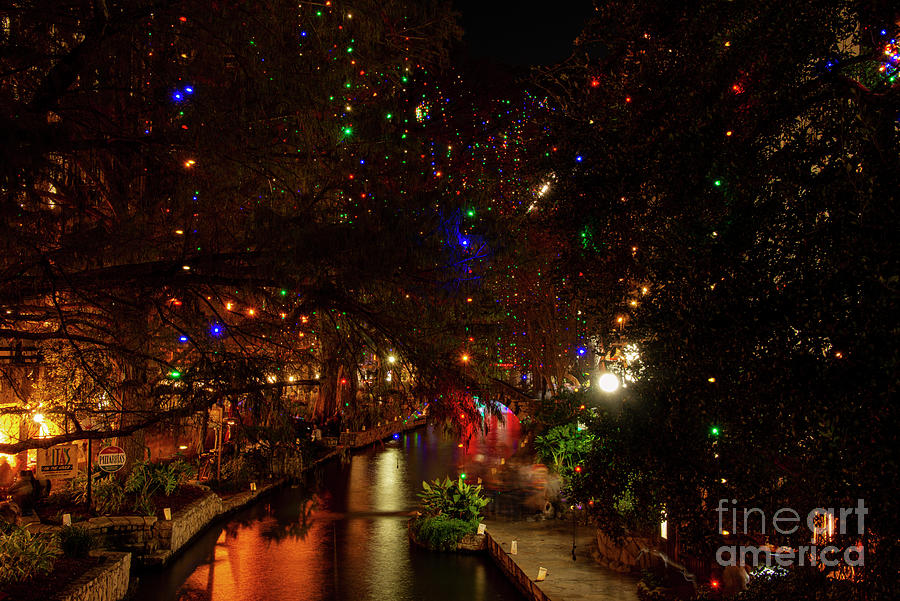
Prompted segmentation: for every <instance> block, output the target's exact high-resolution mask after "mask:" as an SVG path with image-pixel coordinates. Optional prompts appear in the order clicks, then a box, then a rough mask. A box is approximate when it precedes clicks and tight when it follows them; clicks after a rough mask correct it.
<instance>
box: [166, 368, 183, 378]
mask: <svg viewBox="0 0 900 601" xmlns="http://www.w3.org/2000/svg"><path fill="white" fill-rule="evenodd" d="M169 377H170V378H172V379H173V380H177V379H178V378H180V377H181V372H180V371H178V370H177V369H173V370H172V371H170V372H169Z"/></svg>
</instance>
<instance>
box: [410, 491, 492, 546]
mask: <svg viewBox="0 0 900 601" xmlns="http://www.w3.org/2000/svg"><path fill="white" fill-rule="evenodd" d="M418 496H419V498H420V499H421V501H422V505H421V513H420V515H419V516H418V517H416V518H414V519H413V520H411V521H410V526H409V529H410V536H411V537H412V538H413V540H414V541H416V542H418V543H420V544H422V545H423V546H425V547H428V548H429V549H432V550H441V551H452V550H455V549H456V547H457V545H458V544H459V543H460V541H462V539H463V537H464V536H465V535H467V534H474V533H475V532H476V531H477V529H478V524H479V522H480V521H481V512H482V510H483V509H484V507H485V506H486V505H487V504H488V500H487V499H485V498H484V496H483V495H482V490H481V485H480V484H477V485H474V486H473V485H469V484H467V483H466V482H465V480H464V478H463V477H459V478H458V479H457V480H455V481H453V480H450V478H449V477H447V478H444V480H443V481H442V480H440V479H438V480H435V481H434V482H432V483H431V484H429V483H428V482H422V492H420V493H419V494H418Z"/></svg>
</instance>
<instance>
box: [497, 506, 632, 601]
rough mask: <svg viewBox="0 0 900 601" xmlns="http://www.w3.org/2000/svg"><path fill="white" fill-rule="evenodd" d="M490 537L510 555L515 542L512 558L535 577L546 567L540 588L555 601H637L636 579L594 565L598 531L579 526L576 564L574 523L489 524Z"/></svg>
mask: <svg viewBox="0 0 900 601" xmlns="http://www.w3.org/2000/svg"><path fill="white" fill-rule="evenodd" d="M485 523H486V524H487V532H488V533H489V534H490V535H491V537H492V538H493V539H494V540H495V541H496V542H497V543H499V544H500V546H501V548H502V549H503V550H504V551H506V552H507V553H509V551H510V543H511V542H512V541H513V540H515V541H516V544H517V547H518V553H517V554H516V555H510V556H509V557H510V558H511V559H512V560H513V561H515V563H516V564H517V565H518V566H519V567H520V568H521V569H522V571H524V572H525V574H527V575H528V577H530V578H531V580H534V579H535V578H537V575H538V569H539V568H541V567H544V568H547V576H546V579H545V580H544V581H542V582H537V583H536V584H537V586H538V587H539V588H540V589H541V591H543V593H544V594H545V595H546V596H547V597H548V598H549V599H551V600H552V601H581V600H587V599H594V600H597V601H636V599H637V578H635V577H633V576H628V575H625V574H619V573H617V572H613V571H612V570H609V569H607V568H603V567H601V566H599V565H597V564H596V563H595V562H594V559H593V558H592V557H591V550H592V548H593V547H594V546H596V543H595V542H594V539H593V529H592V528H590V527H589V526H584V525H579V526H578V528H577V530H576V537H575V545H576V547H575V555H576V560H575V561H572V523H571V522H564V521H562V520H547V521H539V522H524V521H515V522H512V521H501V520H497V519H489V520H486V521H485Z"/></svg>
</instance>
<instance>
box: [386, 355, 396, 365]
mask: <svg viewBox="0 0 900 601" xmlns="http://www.w3.org/2000/svg"><path fill="white" fill-rule="evenodd" d="M387 359H388V363H394V362H395V361H396V360H397V357H395V356H393V355H388V358H387Z"/></svg>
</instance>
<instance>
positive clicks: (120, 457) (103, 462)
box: [97, 446, 125, 474]
mask: <svg viewBox="0 0 900 601" xmlns="http://www.w3.org/2000/svg"><path fill="white" fill-rule="evenodd" d="M123 465H125V450H124V449H123V448H122V447H116V446H109V447H106V448H105V449H101V450H100V452H99V453H98V454H97V467H99V468H100V469H101V470H103V471H104V472H109V473H110V474H111V473H113V472H118V471H119V470H120V469H122V466H123Z"/></svg>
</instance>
